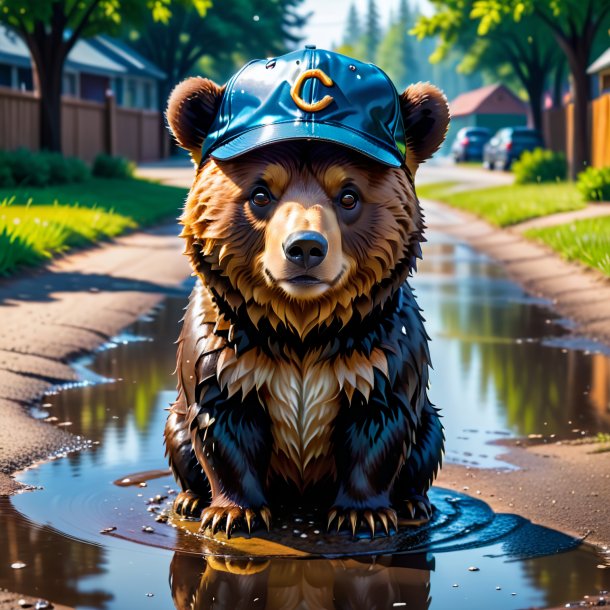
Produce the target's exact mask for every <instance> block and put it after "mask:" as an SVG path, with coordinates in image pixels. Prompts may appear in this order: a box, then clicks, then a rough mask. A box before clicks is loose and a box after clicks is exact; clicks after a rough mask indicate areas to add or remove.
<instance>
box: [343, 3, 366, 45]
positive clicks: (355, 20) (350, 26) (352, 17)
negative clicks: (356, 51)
mask: <svg viewBox="0 0 610 610" xmlns="http://www.w3.org/2000/svg"><path fill="white" fill-rule="evenodd" d="M361 36H362V30H361V28H360V15H359V14H358V9H357V8H356V5H355V4H354V3H352V4H350V7H349V12H348V13H347V20H346V22H345V32H344V33H343V43H342V44H343V45H352V46H353V45H354V43H355V42H356V41H358V40H360V37H361Z"/></svg>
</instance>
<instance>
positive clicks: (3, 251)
mask: <svg viewBox="0 0 610 610" xmlns="http://www.w3.org/2000/svg"><path fill="white" fill-rule="evenodd" d="M135 226H136V224H135V222H134V221H133V220H131V219H130V218H127V217H124V216H120V215H119V214H114V213H112V212H106V211H104V210H101V209H87V208H78V207H74V206H61V205H53V206H36V207H30V206H27V205H26V206H21V205H11V204H10V203H9V202H8V201H7V200H4V201H3V202H2V204H0V276H6V275H10V274H11V273H14V272H15V271H16V270H17V269H18V268H20V267H23V266H32V265H37V264H40V263H41V262H43V261H45V260H48V259H49V258H51V257H52V256H54V255H56V254H60V253H62V252H65V251H66V250H68V249H70V248H74V247H82V246H86V245H88V244H91V243H94V242H97V241H100V240H102V239H108V238H110V237H114V236H115V235H118V234H119V233H122V232H123V231H125V230H126V229H129V228H133V227H135Z"/></svg>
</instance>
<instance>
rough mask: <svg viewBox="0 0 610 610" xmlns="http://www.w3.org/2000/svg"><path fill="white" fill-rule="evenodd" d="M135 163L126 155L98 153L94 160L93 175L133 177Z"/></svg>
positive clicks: (100, 176) (101, 176)
mask: <svg viewBox="0 0 610 610" xmlns="http://www.w3.org/2000/svg"><path fill="white" fill-rule="evenodd" d="M135 168H136V167H135V163H133V162H132V161H129V160H128V159H125V157H113V156H111V155H104V154H102V155H98V156H97V157H96V158H95V161H94V162H93V175H94V176H97V177H98V178H133V174H134V171H135Z"/></svg>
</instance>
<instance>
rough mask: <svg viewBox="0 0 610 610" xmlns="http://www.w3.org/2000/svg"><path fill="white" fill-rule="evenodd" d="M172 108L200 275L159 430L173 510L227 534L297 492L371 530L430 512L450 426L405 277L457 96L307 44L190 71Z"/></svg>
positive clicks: (292, 503) (291, 501)
mask: <svg viewBox="0 0 610 610" xmlns="http://www.w3.org/2000/svg"><path fill="white" fill-rule="evenodd" d="M304 53H305V55H304ZM316 54H317V55H316ZM295 57H296V59H295ZM325 61H326V63H324V62H325ZM270 63H271V68H269V65H270ZM274 68H275V69H276V74H275V75H273V74H271V75H270V74H269V73H270V72H271V71H272V70H273V69H274ZM251 73H252V74H251ZM361 75H362V77H361ZM240 79H241V80H240ZM248 79H249V80H248ZM264 79H267V81H264ZM244 83H246V84H244ZM261 83H264V86H262V85H261ZM328 83H331V84H328ZM325 94H326V95H325ZM307 100H309V101H307ZM328 100H330V101H328ZM257 113H258V114H257ZM350 113H351V114H350ZM384 113H385V114H384ZM286 114H287V116H288V118H287V119H286V116H285V115H286ZM350 117H351V118H350ZM167 119H168V122H169V125H170V128H171V130H172V132H173V135H174V137H175V138H176V140H177V142H178V143H179V145H180V146H182V147H183V148H185V149H186V150H187V151H189V152H190V154H191V156H192V158H193V161H194V163H195V164H196V166H197V171H196V176H195V180H194V183H193V186H192V188H191V190H190V193H189V196H188V198H187V201H186V204H185V208H184V213H183V214H182V217H181V222H182V224H183V225H184V229H183V231H182V237H183V238H184V239H185V242H186V250H185V253H186V255H187V256H188V257H189V260H190V262H191V265H192V268H193V270H194V272H195V274H196V275H197V277H198V281H197V284H196V286H195V288H194V290H193V292H192V294H191V297H190V301H189V305H188V308H187V311H186V315H185V317H184V320H183V327H182V331H181V334H180V338H179V342H178V355H177V376H178V398H177V400H176V402H175V403H174V404H173V405H172V407H171V409H170V414H169V416H168V420H167V424H166V428H165V442H166V448H167V454H168V456H169V462H170V466H171V468H172V470H173V473H174V475H175V477H176V479H177V480H178V482H179V483H180V485H181V487H182V490H183V491H182V493H180V494H179V495H178V497H177V499H176V501H175V502H174V509H175V511H176V512H177V513H178V514H179V515H181V516H184V517H191V516H192V517H196V516H199V515H200V516H201V529H202V530H205V529H208V528H210V529H211V531H212V533H213V532H215V531H217V530H218V529H219V528H222V529H223V530H224V531H226V534H227V535H228V536H230V535H231V532H232V530H233V529H234V528H242V529H244V530H245V529H247V530H248V531H250V530H251V529H252V527H253V526H256V525H263V524H264V525H265V526H266V527H267V528H269V526H270V523H271V515H272V514H273V516H274V518H276V517H278V518H279V517H281V516H282V514H285V512H286V511H290V510H296V507H297V506H298V507H300V508H301V509H302V508H303V507H304V506H306V507H311V508H312V509H315V510H319V511H322V512H323V514H324V520H325V521H326V524H327V525H328V528H331V527H335V528H336V530H337V531H338V530H340V529H341V527H342V526H343V525H344V524H345V525H346V526H347V525H348V524H349V526H350V528H351V531H352V533H355V532H356V531H357V530H358V529H359V528H360V527H362V526H364V527H367V528H369V529H370V532H371V535H375V533H378V532H385V533H386V534H391V533H393V532H395V531H397V527H398V526H397V523H398V521H397V515H403V516H406V517H407V518H428V517H429V515H430V512H431V506H430V503H429V501H428V498H427V491H428V489H429V488H430V486H431V484H432V481H433V479H434V477H435V476H436V473H437V470H438V467H439V465H440V462H441V457H442V451H443V442H444V435H443V428H442V425H441V423H440V419H439V414H438V411H437V409H436V408H435V407H434V406H432V404H431V403H430V401H429V399H428V396H427V385H428V367H429V362H430V357H429V352H428V346H427V341H428V337H427V335H426V332H425V330H424V326H423V320H422V317H421V315H420V310H419V308H418V305H417V304H416V301H415V298H414V296H413V293H412V290H411V288H410V286H409V284H408V283H407V278H408V276H409V274H410V273H411V272H412V271H413V270H414V269H415V265H416V259H417V258H420V257H421V249H420V242H422V241H423V230H424V222H423V216H422V211H421V208H420V205H419V202H418V199H417V196H416V193H415V188H414V182H413V178H414V176H415V172H416V170H417V167H418V165H419V164H420V163H422V162H423V161H424V160H426V159H428V158H429V157H430V156H431V155H432V154H433V153H434V152H435V151H436V150H437V149H438V147H439V146H440V144H441V143H442V141H443V139H444V137H445V134H446V131H447V126H448V121H449V112H448V107H447V103H446V99H445V97H444V96H443V94H442V93H441V92H440V91H439V90H438V89H436V88H435V87H434V86H432V85H430V84H429V83H418V84H416V85H412V86H410V87H409V88H407V89H406V90H405V91H404V92H403V93H402V94H400V95H398V93H396V90H395V89H394V88H393V86H392V85H391V84H390V83H389V80H388V79H387V77H386V76H385V75H384V74H383V73H382V72H381V71H380V70H379V69H378V68H376V67H375V66H372V65H370V64H361V63H360V62H356V61H355V60H352V59H349V58H344V57H343V56H339V55H338V54H334V53H331V52H328V51H316V50H315V49H313V48H311V47H310V48H307V49H306V50H305V51H304V52H303V51H298V52H294V53H292V54H288V55H286V56H283V57H281V58H276V59H273V60H269V61H267V60H263V61H262V62H253V63H252V64H248V66H246V68H244V69H243V70H242V72H240V73H238V75H237V76H236V77H234V78H233V79H232V80H231V81H229V83H228V84H227V85H226V86H224V87H220V86H218V85H216V84H215V83H213V82H211V81H210V80H207V79H203V78H190V79H188V80H186V81H184V82H182V83H181V84H179V85H178V86H177V87H176V88H175V90H174V91H173V93H172V95H171V97H170V100H169V104H168V110H167ZM350 121H352V122H351V123H350ZM388 125H391V129H390V128H389V127H388ZM232 130H233V131H232ZM401 142H402V146H401ZM394 144H395V145H394Z"/></svg>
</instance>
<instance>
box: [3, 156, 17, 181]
mask: <svg viewBox="0 0 610 610" xmlns="http://www.w3.org/2000/svg"><path fill="white" fill-rule="evenodd" d="M14 184H15V180H14V179H13V172H12V171H11V168H10V167H9V166H8V165H6V164H5V163H4V159H3V155H2V153H0V188H1V187H3V186H13V185H14Z"/></svg>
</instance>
